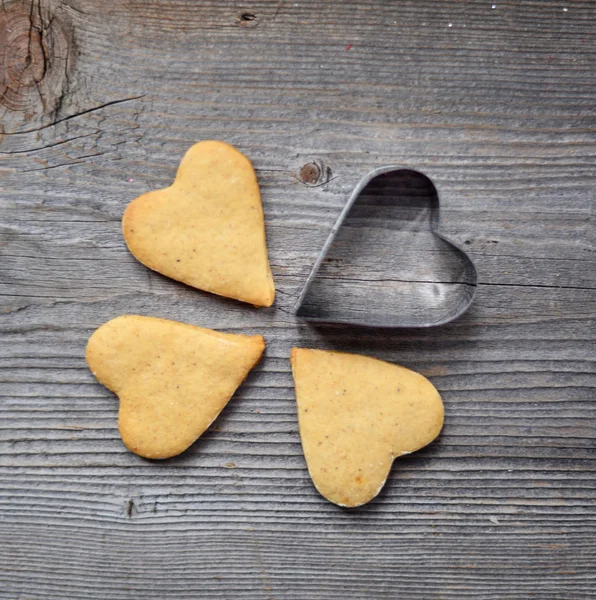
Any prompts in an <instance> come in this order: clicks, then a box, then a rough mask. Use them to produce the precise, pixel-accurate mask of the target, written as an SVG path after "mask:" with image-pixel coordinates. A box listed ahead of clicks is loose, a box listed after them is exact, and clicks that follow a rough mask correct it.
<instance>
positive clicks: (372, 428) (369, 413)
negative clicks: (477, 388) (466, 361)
mask: <svg viewBox="0 0 596 600" xmlns="http://www.w3.org/2000/svg"><path fill="white" fill-rule="evenodd" d="M291 363H292V373H293V375H294V383H295V388H296V402H297V409H298V422H299V426H300V437H301V439H302V448H303V450H304V456H305V458H306V463H307V465H308V471H309V473H310V476H311V479H312V481H313V483H314V484H315V487H316V488H317V490H318V491H319V492H320V493H321V495H323V496H324V497H325V498H327V500H329V501H331V502H334V503H335V504H338V505H339V506H345V507H354V506H360V505H361V504H365V503H366V502H368V501H369V500H372V498H374V497H375V496H376V495H377V494H378V493H379V492H380V491H381V488H382V487H383V485H384V484H385V481H386V480H387V476H388V475H389V471H390V470H391V465H392V464H393V461H394V459H395V458H397V457H399V456H403V455H404V454H409V453H411V452H414V451H415V450H419V449H420V448H423V447H424V446H426V445H427V444H430V442H432V441H433V440H434V439H435V438H436V437H437V436H438V435H439V432H440V431H441V427H442V426H443V402H442V401H441V397H440V396H439V393H438V392H437V390H436V389H435V388H434V386H433V385H432V383H431V382H430V381H428V379H426V378H425V377H423V376H422V375H420V374H419V373H415V372H414V371H410V370H409V369H406V368H404V367H400V366H398V365H394V364H391V363H387V362H384V361H381V360H377V359H375V358H370V357H368V356H361V355H358V354H346V353H343V352H330V351H326V350H309V349H305V348H293V349H292V355H291Z"/></svg>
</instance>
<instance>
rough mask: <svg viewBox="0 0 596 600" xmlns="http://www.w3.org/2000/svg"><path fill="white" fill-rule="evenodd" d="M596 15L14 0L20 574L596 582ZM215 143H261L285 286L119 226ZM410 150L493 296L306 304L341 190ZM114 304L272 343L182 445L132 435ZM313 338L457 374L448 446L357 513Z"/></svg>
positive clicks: (12, 175) (6, 222)
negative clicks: (109, 385) (187, 156)
mask: <svg viewBox="0 0 596 600" xmlns="http://www.w3.org/2000/svg"><path fill="white" fill-rule="evenodd" d="M595 19H596V4H595V3H594V2H591V1H590V0H583V1H582V0H561V1H554V0H553V1H547V0H528V1H522V2H514V1H512V0H508V1H507V2H504V1H503V0H493V2H491V1H490V0H488V1H485V0H470V1H467V2H464V1H461V2H460V1H444V2H442V1H432V0H410V1H403V2H388V1H385V2H382V1H374V0H360V1H352V0H350V1H348V0H346V1H344V2H326V1H324V0H322V1H315V0H308V1H303V0H299V1H291V2H290V1H283V0H282V1H279V0H255V1H254V2H249V1H248V0H242V2H235V1H230V2H224V1H221V0H211V1H208V2H199V1H194V2H193V1H191V0H171V1H166V0H120V1H118V0H111V1H108V0H104V1H101V0H95V1H92V0H62V1H58V0H53V1H50V0H41V1H40V2H38V0H35V1H34V2H33V4H30V3H29V2H22V1H20V0H17V1H10V0H4V1H3V2H2V10H0V86H1V88H0V105H1V107H0V114H1V115H2V116H1V127H2V130H1V131H2V135H1V136H0V202H1V217H2V230H1V234H0V235H1V237H0V251H1V262H0V285H1V292H0V293H1V296H0V302H1V305H2V306H1V309H0V327H1V340H2V343H1V345H0V357H1V358H0V360H1V362H0V367H1V370H0V381H1V386H0V394H1V396H2V398H1V402H0V411H1V413H0V414H1V417H0V436H1V437H0V597H1V598H2V599H11V600H12V599H23V600H24V599H27V600H29V599H31V600H42V599H43V600H54V599H65V598H73V599H81V600H82V599H84V600H87V599H89V600H91V599H104V598H106V599H107V598H110V599H116V600H122V599H139V598H141V599H160V600H165V599H191V598H192V599H195V598H205V599H212V598H225V599H242V600H249V599H250V600H271V599H275V600H290V599H295V600H311V599H312V600H332V599H345V598H350V599H372V598H374V599H377V598H379V599H380V598H383V599H394V598H408V599H422V598H433V599H434V598H437V599H438V598H449V599H454V600H455V599H457V600H459V599H461V598H482V599H499V600H500V599H520V600H521V599H526V598H539V599H541V600H545V599H550V598H569V599H574V600H575V599H581V598H594V597H596V592H595V590H594V585H595V583H596V541H595V534H596V507H595V504H594V499H595V488H596V475H595V472H596V463H595V462H594V458H595V457H596V451H595V446H596V445H595V437H596V436H595V420H596V419H595V418H596V406H595V405H594V396H595V394H594V386H595V384H596V376H595V371H596V369H595V362H594V359H595V358H596V345H595V342H594V338H595V334H596V330H595V320H594V317H595V310H596V292H595V290H596V269H595V267H596V260H595V257H594V246H593V242H594V227H593V222H592V221H591V219H593V210H594V200H595V198H594V175H595V167H594V160H595V142H596V135H595V127H596V122H595V118H594V115H595V108H594V105H595V99H596V95H595V71H594V64H595V63H594V58H595V51H596V43H595V42H596V39H595V38H596V36H595V35H594V34H595V29H596V21H595ZM205 138H215V139H221V140H225V141H228V142H231V143H233V144H235V145H236V146H237V147H238V148H239V149H240V150H242V151H243V152H245V153H246V154H247V155H248V156H249V157H250V158H251V159H252V160H253V161H254V164H255V167H256V170H257V174H258V177H259V180H260V184H261V187H262V193H263V201H264V207H265V212H266V217H267V233H268V239H269V247H270V256H271V261H272V267H273V271H274V275H275V279H276V283H277V290H278V297H277V302H276V304H275V306H274V307H272V308H271V309H261V310H255V309H252V308H251V307H249V306H244V305H241V304H239V303H236V302H233V301H227V300H223V299H220V298H216V297H212V296H209V295H207V294H203V293H201V292H198V291H195V290H192V289H189V288H187V287H185V286H183V285H181V284H178V283H176V282H173V281H170V280H168V279H166V278H164V277H161V276H160V275H158V274H155V273H151V272H149V271H148V270H147V269H145V268H144V267H143V266H142V265H140V264H139V263H137V262H136V261H135V260H134V259H133V257H132V256H131V255H130V254H129V253H128V252H127V250H126V248H125V245H124V243H123V240H122V237H121V234H120V217H121V215H122V211H123V209H124V207H125V206H126V204H127V203H128V202H129V201H130V200H131V199H132V198H134V197H135V196H137V195H139V194H141V193H143V192H145V191H147V190H151V189H154V188H158V187H163V186H165V185H168V184H169V183H170V182H171V180H172V177H173V176H174V173H175V169H176V165H177V163H178V161H179V159H180V157H181V155H182V154H183V152H184V151H185V150H186V149H187V147H188V146H190V145H191V144H192V143H193V142H195V141H198V140H201V139H205ZM390 162H396V163H400V164H404V165H410V166H413V167H417V168H420V169H422V170H423V171H425V172H426V173H427V174H428V175H430V176H431V177H432V178H433V179H434V180H435V181H436V183H437V185H438V186H439V189H440V192H441V198H442V219H443V222H442V231H444V232H445V233H446V234H448V235H450V236H451V237H452V238H453V239H454V240H455V241H457V242H459V243H460V244H463V245H464V247H466V248H467V250H469V252H470V255H471V256H472V257H473V259H474V260H475V262H476V264H477V267H478V270H479V274H480V281H481V286H480V288H479V292H478V296H477V301H476V304H475V306H474V307H473V309H472V311H471V312H470V313H469V314H468V315H467V316H466V317H465V318H463V319H462V320H461V321H459V322H457V323H454V324H452V325H449V326H446V327H443V328H440V329H437V330H432V331H422V332H416V331H406V332H401V333H395V332H391V331H370V332H361V331H358V330H355V329H351V328H345V327H340V326H327V327H322V326H321V327H312V326H309V325H307V324H305V323H301V322H297V321H296V319H295V318H294V317H293V315H292V306H293V304H294V301H295V299H296V297H297V295H298V293H299V291H300V287H301V284H302V283H303V281H304V280H305V278H306V276H307V274H308V271H309V268H310V265H311V264H312V262H313V261H314V259H315V256H316V253H317V251H318V249H319V248H320V246H321V244H322V243H323V241H324V240H325V238H326V237H327V234H328V232H329V230H330V228H331V226H332V224H333V222H334V220H335V218H336V217H337V215H338V214H339V212H340V210H341V208H342V206H343V203H344V201H345V199H346V198H347V195H348V194H349V192H350V190H351V189H352V188H353V186H354V185H355V184H356V182H357V181H358V180H359V179H360V177H361V176H362V175H364V174H365V173H366V172H368V171H369V170H371V169H372V168H374V167H376V166H379V165H383V164H386V163H390ZM123 313H138V314H144V315H155V316H160V317H166V318H170V319H177V320H181V321H186V322H189V323H196V324H200V325H205V326H209V327H213V328H217V329H222V330H225V331H243V332H259V333H263V334H264V335H265V337H266V339H267V342H268V347H267V351H266V356H265V357H264V359H263V361H262V362H261V363H260V365H259V366H258V368H257V369H256V370H255V371H254V372H253V373H252V375H251V376H250V377H249V379H248V380H247V382H246V384H245V385H244V386H243V387H242V389H241V390H240V391H239V393H238V394H237V395H236V397H235V398H234V399H233V400H232V401H231V403H230V404H229V406H228V407H227V408H226V410H225V411H224V413H223V414H222V415H221V417H220V418H219V419H218V420H217V422H216V423H215V424H214V426H213V427H212V428H211V430H210V431H209V432H208V433H207V434H206V435H205V436H204V437H203V438H202V439H201V440H199V442H198V443H196V444H195V445H194V446H193V447H192V448H191V449H190V450H189V451H188V452H186V453H185V454H184V455H182V456H180V457H178V458H175V459H173V460H169V461H166V462H158V463H152V462H147V461H144V460H142V459H140V458H139V457H137V456H135V455H133V454H131V453H129V452H127V451H126V450H125V448H124V447H123V445H122V443H121V441H120V439H119V436H118V432H117V428H116V409H117V400H116V399H115V398H114V397H113V396H112V395H111V394H110V393H109V392H107V390H105V389H104V388H103V387H101V386H100V385H99V384H98V383H97V382H96V381H95V380H94V379H93V377H92V376H91V374H90V373H89V371H88V370H87V368H86V365H85V361H84V357H83V352H84V347H85V343H86V340H87V338H88V336H89V335H90V333H91V332H92V331H93V330H94V328H96V327H97V326H98V325H100V324H101V323H103V322H104V321H106V320H108V319H110V318H112V317H115V316H116V315H120V314H123ZM295 344H297V345H299V344H302V345H312V346H316V347H322V348H340V349H345V350H350V351H356V352H362V353H367V354H371V355H375V356H378V357H381V358H384V359H388V360H392V361H395V362H398V363H400V364H403V365H405V366H407V367H411V368H413V369H416V370H419V371H421V372H422V373H424V374H425V375H427V376H428V377H429V378H430V379H431V380H432V381H433V383H434V384H435V385H436V386H437V388H438V389H439V390H440V391H441V393H442V395H443V398H444V401H445V405H446V425H445V428H444V432H443V434H442V435H441V437H440V439H439V440H438V441H437V442H436V443H434V444H433V445H431V446H430V447H428V448H427V449H425V450H424V451H422V452H420V453H418V454H415V455H412V456H410V457H408V458H405V459H401V460H400V461H399V463H396V465H395V466H394V470H393V472H392V475H391V477H390V479H389V481H388V483H387V486H386V488H385V490H384V491H383V492H382V494H381V496H380V497H379V498H378V499H377V500H376V501H374V502H372V503H371V504H369V505H368V506H365V507H363V508H360V509H357V510H354V511H345V510H342V509H340V508H337V507H335V506H333V505H331V504H329V503H327V502H326V501H324V500H323V499H321V498H320V497H319V496H318V495H317V493H316V492H315V490H314V488H313V486H312V485H311V483H310V480H309V477H308V474H307V471H306V469H305V463H304V459H303V456H302V453H301V448H300V442H299V436H298V432H297V423H296V416H295V409H294V396H293V386H292V380H291V375H290V368H289V362H288V355H289V351H290V348H291V346H292V345H295Z"/></svg>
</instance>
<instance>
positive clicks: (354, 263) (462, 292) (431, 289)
mask: <svg viewBox="0 0 596 600" xmlns="http://www.w3.org/2000/svg"><path fill="white" fill-rule="evenodd" d="M438 224H439V196H438V192H437V190H436V188H435V186H434V184H433V183H432V181H431V180H430V179H429V178H428V177H427V176H426V175H424V174H422V173H419V172H418V171H414V170H412V169H407V168H402V167H396V166H389V167H382V168H380V169H376V170H375V171H373V172H372V173H370V174H369V175H367V176H366V177H365V178H364V179H363V180H362V181H361V182H360V183H359V184H358V185H357V186H356V188H355V189H354V191H353V192H352V195H351V196H350V198H349V199H348V202H347V204H346V206H345V207H344V209H343V211H342V213H341V215H340V216H339V218H338V220H337V222H336V223H335V225H334V227H333V230H332V231H331V234H330V235H329V238H328V239H327V242H326V243H325V246H324V247H323V249H322V251H321V253H320V254H319V257H318V258H317V261H316V262H315V265H314V267H313V269H312V271H311V274H310V276H309V277H308V280H307V282H306V284H305V286H304V289H303V291H302V294H301V295H300V298H299V300H298V303H297V306H296V314H297V315H298V316H300V317H303V318H305V319H307V320H310V321H322V322H328V323H349V324H356V325H365V326H372V327H430V326H434V325H442V324H444V323H447V322H449V321H452V320H453V319H455V318H457V317H458V316H460V315H461V314H463V312H465V311H466V310H467V308H468V307H469V306H470V304H471V303H472V301H473V299H474V294H475V291H476V284H477V276H476V269H475V268H474V265H473V263H472V261H471V260H470V258H469V257H468V256H467V254H466V253H465V252H464V251H463V250H461V249H460V248H458V247H457V246H456V245H455V244H454V243H453V242H451V241H450V240H448V239H446V238H445V237H444V236H443V235H441V234H440V233H439V232H438V230H437V228H438Z"/></svg>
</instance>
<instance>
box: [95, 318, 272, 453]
mask: <svg viewBox="0 0 596 600" xmlns="http://www.w3.org/2000/svg"><path fill="white" fill-rule="evenodd" d="M264 349H265V341H264V339H263V338H262V337H261V336H260V335H256V336H246V335H236V334H230V333H219V332H217V331H212V330H211V329H203V328H202V327H196V326H194V325H186V324H184V323H177V322H176V321H168V320H165V319H155V318H153V317H141V316H137V315H125V316H122V317H117V318H116V319H112V320H111V321H108V322H107V323H105V324H104V325H102V326H101V327H100V328H99V329H97V330H96V331H95V333H93V335H92V336H91V338H90V339H89V342H88V344H87V364H88V365H89V368H90V369H91V372H92V373H93V374H94V375H95V377H97V379H98V380H99V381H100V382H101V383H103V384H104V385H105V386H106V387H107V388H108V389H110V390H111V391H112V392H114V393H115V394H116V395H117V396H118V398H119V399H120V410H119V415H118V426H119V429H120V435H121V436H122V441H123V442H124V444H125V445H126V447H127V448H128V449H129V450H131V451H132V452H135V453H136V454H139V455H140V456H144V457H145V458H168V457H170V456H175V455H176V454H180V453H181V452H183V451H184V450H186V449H187V448H188V447H189V446H190V445H191V444H192V443H193V442H194V441H195V440H196V439H197V438H198V437H199V436H200V435H201V434H202V433H203V432H204V431H205V430H206V429H207V427H209V425H211V423H212V422H213V421H214V420H215V418H216V417H217V415H219V413H220V412H221V410H222V409H223V408H224V406H225V405H226V404H227V403H228V401H229V400H230V398H231V397H232V395H233V394H234V392H235V391H236V389H237V388H238V386H239V385H240V384H241V383H242V381H243V380H244V379H245V377H246V376H247V375H248V373H249V371H250V370H251V369H252V368H253V367H254V366H255V364H256V363H257V362H258V361H259V358H260V357H261V354H262V353H263V350H264Z"/></svg>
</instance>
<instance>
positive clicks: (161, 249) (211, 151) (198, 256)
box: [122, 141, 275, 306]
mask: <svg viewBox="0 0 596 600" xmlns="http://www.w3.org/2000/svg"><path fill="white" fill-rule="evenodd" d="M122 232H123V234H124V239H125V240H126V244H127V245H128V248H129V250H130V251H131V252H132V253H133V254H134V256H135V257H136V258H137V259H138V260H139V261H141V262H142V263H143V264H144V265H145V266H147V267H149V268H150V269H153V270H154V271H158V272H159V273H162V274H163V275H167V276H168V277H171V278H172V279H176V280H178V281H182V282H184V283H186V284H188V285H191V286H193V287H195V288H198V289H201V290H205V291H207V292H212V293H214V294H218V295H220V296H227V297H228V298H235V299H237V300H242V301H243V302H249V303H251V304H254V305H255V306H271V305H272V304H273V300H274V298H275V288H274V285H273V276H272V275H271V269H270V268H269V260H268V258H267V245H266V240H265V222H264V217H263V207H262V205H261V194H260V191H259V185H258V183H257V178H256V175H255V172H254V169H253V167H252V165H251V163H250V161H249V160H248V159H247V158H246V157H245V156H244V155H243V154H241V153H240V152H238V150H236V149H235V148H234V147H233V146H230V145H229V144H225V143H223V142H217V141H204V142H200V143H198V144H195V145H194V146H192V147H191V148H190V149H189V150H188V152H187V153H186V155H185V156H184V158H183V159H182V162H181V163H180V166H179V168H178V173H177V174H176V180H175V181H174V183H173V184H172V185H171V186H170V187H168V188H165V189H162V190H156V191H153V192H149V193H147V194H143V195H142V196H139V197H138V198H136V199H135V200H133V201H132V202H131V203H130V204H129V205H128V207H127V208H126V211H125V212H124V217H123V219H122Z"/></svg>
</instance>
